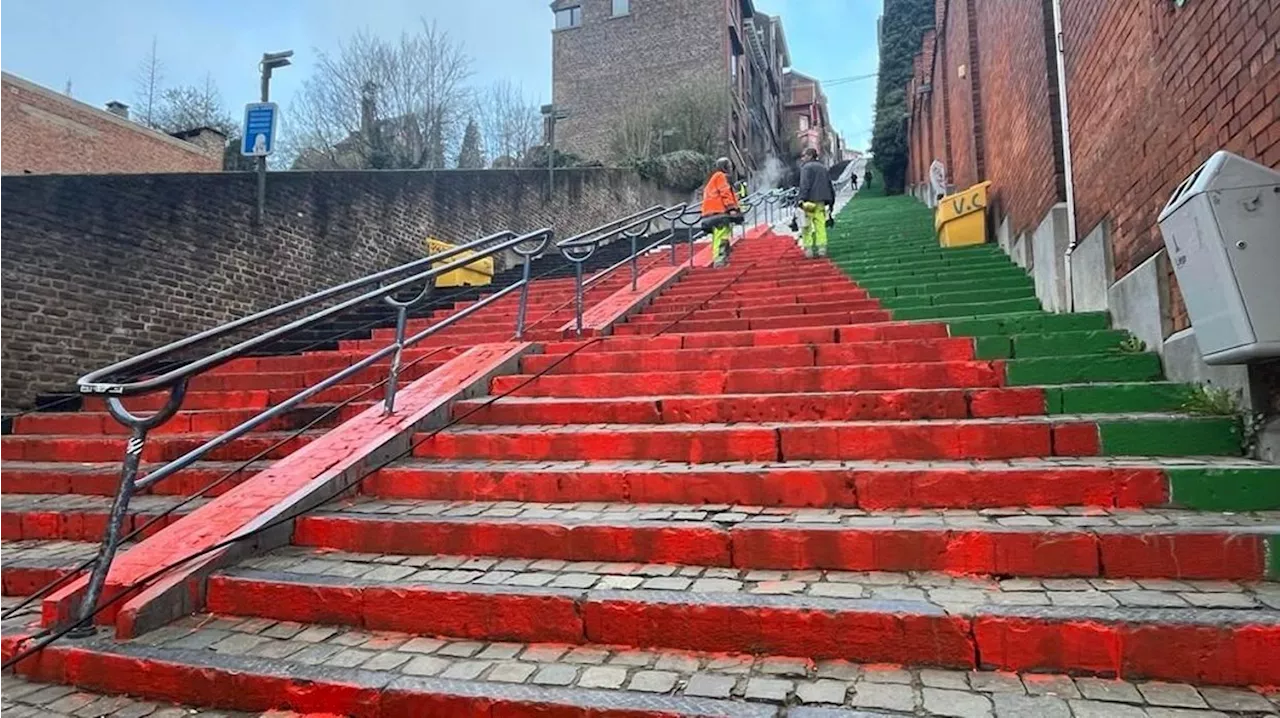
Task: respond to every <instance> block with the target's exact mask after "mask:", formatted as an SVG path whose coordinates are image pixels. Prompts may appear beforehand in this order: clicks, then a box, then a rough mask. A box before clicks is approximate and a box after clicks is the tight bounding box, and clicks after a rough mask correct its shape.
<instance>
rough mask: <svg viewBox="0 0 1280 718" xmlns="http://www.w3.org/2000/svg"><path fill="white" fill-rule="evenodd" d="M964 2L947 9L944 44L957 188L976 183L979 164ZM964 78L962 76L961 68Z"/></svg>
mask: <svg viewBox="0 0 1280 718" xmlns="http://www.w3.org/2000/svg"><path fill="white" fill-rule="evenodd" d="M965 5H966V3H965V0H952V2H951V3H950V6H949V7H948V8H947V18H946V26H945V27H944V28H943V29H942V30H941V32H942V33H943V37H942V40H941V42H942V43H943V45H945V46H946V55H945V64H944V65H942V66H941V67H940V68H939V70H940V71H941V72H943V73H944V74H945V75H946V77H947V89H946V98H947V104H946V112H947V116H948V118H949V119H950V123H949V124H950V125H951V130H950V131H951V164H950V165H949V166H948V167H947V176H948V177H949V178H950V180H951V182H952V183H953V184H955V185H956V187H968V186H969V185H971V184H975V183H977V182H978V181H979V180H978V165H977V156H976V155H975V153H974V137H973V73H972V72H970V69H971V68H970V67H969V13H968V8H967V7H966V6H965ZM961 66H963V67H964V68H965V76H964V77H960V68H961Z"/></svg>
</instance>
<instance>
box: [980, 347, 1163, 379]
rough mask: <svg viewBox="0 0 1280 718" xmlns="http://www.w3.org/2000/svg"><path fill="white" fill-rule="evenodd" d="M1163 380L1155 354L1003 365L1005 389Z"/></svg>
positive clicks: (1040, 359)
mask: <svg viewBox="0 0 1280 718" xmlns="http://www.w3.org/2000/svg"><path fill="white" fill-rule="evenodd" d="M1163 376H1164V373H1163V372H1162V371H1161V368H1160V357H1159V356H1158V355H1156V354H1117V355H1114V356H1108V355H1099V354H1092V355H1085V356H1054V357H1037V358H1033V359H1009V360H1007V361H1006V362H1005V383H1006V384H1008V385H1009V386H1038V385H1042V384H1088V383H1093V382H1100V381H1105V382H1114V381H1157V380H1159V379H1161V378H1162V377H1163Z"/></svg>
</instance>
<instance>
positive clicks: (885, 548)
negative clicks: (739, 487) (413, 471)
mask: <svg viewBox="0 0 1280 718" xmlns="http://www.w3.org/2000/svg"><path fill="white" fill-rule="evenodd" d="M1046 513H1049V514H1051V515H1045V514H1046ZM1277 542H1280V518H1278V517H1277V516H1276V515H1275V514H1274V513H1267V512H1260V513H1256V514H1255V513H1209V512H1193V511H1184V510H1178V509H1164V508H1148V509H1107V508H1101V507H1075V508H1067V509H1066V510H1065V511H1064V513H1062V514H1057V513H1056V512H1044V511H1037V510H1036V509H1033V508H1022V509H1020V508H1014V507H1008V508H1002V509H987V510H981V511H977V512H975V511H972V510H957V509H903V510H898V511H873V512H868V511H864V510H860V509H836V508H825V509H817V508H812V509H805V508H787V507H772V508H769V507H752V506H737V505H734V506H723V505H721V506H714V505H712V506H704V505H693V504H689V505H681V504H632V503H619V504H611V503H592V504H589V505H578V504H553V505H548V504H543V503H532V504H520V503H513V502H485V501H477V502H450V501H402V500H379V499H372V498H366V499H363V500H360V501H356V502H354V503H352V504H350V505H349V506H346V507H341V508H338V509H332V510H328V511H322V512H317V513H313V514H309V515H307V516H304V517H301V518H300V519H298V522H297V523H296V524H295V529H294V543H295V544H298V545H305V546H314V547H319V548H327V549H334V548H336V549H342V550H346V551H355V552H362V553H420V554H429V553H468V554H475V555H485V556H498V557H509V558H531V559H542V558H551V559H561V560H566V561H627V562H638V563H655V562H657V563H661V562H672V561H677V562H681V563H688V564H698V565H705V566H734V567H738V568H760V569H802V568H816V569H828V570H842V571H949V572H953V573H968V574H990V575H1010V576H1039V577H1084V578H1089V577H1103V578H1153V579H1154V578H1185V579H1232V580H1242V581H1243V580H1258V579H1262V578H1264V577H1267V576H1270V577H1272V578H1275V577H1276V576H1275V572H1276V570H1277V569H1278V568H1280V567H1277V566H1274V565H1271V564H1269V563H1268V560H1269V559H1268V556H1269V554H1270V552H1271V551H1272V550H1274V549H1275V548H1276V544H1277Z"/></svg>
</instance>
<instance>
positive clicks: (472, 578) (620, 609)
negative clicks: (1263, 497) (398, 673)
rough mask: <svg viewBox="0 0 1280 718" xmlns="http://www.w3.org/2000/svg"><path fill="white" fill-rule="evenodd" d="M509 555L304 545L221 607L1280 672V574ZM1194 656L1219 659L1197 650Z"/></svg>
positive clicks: (1196, 674) (512, 635) (1002, 663)
mask: <svg viewBox="0 0 1280 718" xmlns="http://www.w3.org/2000/svg"><path fill="white" fill-rule="evenodd" d="M433 561H434V562H435V565H436V566H438V567H433V563H432V562H433ZM506 565H507V568H505V569H504V568H502V566H503V563H502V562H500V561H498V560H494V559H468V558H466V557H464V556H401V555H376V556H374V555H366V556H350V555H347V554H342V553H335V552H331V551H326V552H316V551H305V550H301V549H298V548H291V549H285V550H282V551H277V552H275V553H273V554H270V555H268V556H265V557H262V558H259V559H253V560H250V561H248V562H246V563H244V564H242V565H241V566H240V567H238V568H235V569H232V570H229V571H225V572H223V573H221V574H219V575H216V576H214V577H213V578H211V579H210V582H209V589H208V590H209V596H208V601H209V607H210V609H211V610H212V611H213V612H215V613H229V614H232V615H243V616H246V617H254V618H261V619H272V620H281V621H292V622H302V623H313V622H314V623H337V624H340V625H347V626H353V627H361V628H366V629H373V630H390V631H401V632H407V633H413V634H420V635H442V636H450V637H454V638H467V639H473V640H480V641H492V640H499V641H521V642H555V643H567V644H571V645H572V644H577V645H582V644H586V645H591V644H605V645H625V646H629V647H634V648H658V649H678V650H692V651H708V652H730V653H742V652H753V653H757V654H765V655H769V654H774V655H803V656H806V657H807V658H809V659H812V660H823V659H841V660H852V661H858V662H867V663H897V664H903V663H905V664H910V665H915V666H937V667H942V668H952V669H973V668H979V667H982V668H994V669H1000V670H1041V671H1055V672H1068V673H1074V674H1094V675H1116V674H1118V675H1119V676H1120V677H1122V678H1142V679H1157V680H1178V681H1184V680H1185V681H1196V682H1200V683H1205V684H1223V685H1251V684H1257V685H1270V684H1274V682H1275V680H1276V678H1277V677H1280V676H1277V675H1276V673H1277V669H1278V668H1280V666H1277V665H1276V663H1275V661H1273V660H1272V659H1271V657H1270V656H1269V655H1267V653H1266V651H1267V650H1268V646H1274V641H1275V640H1277V639H1280V612H1277V611H1276V610H1274V608H1269V607H1267V606H1268V604H1275V603H1277V602H1280V595H1277V594H1276V593H1275V591H1276V590H1277V588H1276V585H1275V584H1265V583H1264V584H1256V585H1255V584H1250V585H1244V584H1235V583H1219V584H1212V585H1211V584H1201V587H1203V588H1211V589H1212V590H1209V591H1201V590H1197V587H1196V586H1195V585H1192V584H1186V583H1184V582H1177V581H1167V580H1166V581H1163V582H1160V581H1148V582H1146V585H1145V586H1144V585H1143V582H1119V583H1118V584H1117V585H1115V586H1110V585H1108V584H1106V583H1104V582H1095V583H1091V582H1088V581H1065V580H1059V581H1054V580H1049V579H1046V580H1045V581H1043V582H1034V581H1031V582H1028V581H1020V582H1019V581H1013V580H1009V581H1003V582H1001V581H997V580H994V579H978V578H967V579H957V578H954V577H952V576H949V575H945V574H917V575H911V574H865V575H864V574H845V573H840V574H832V573H829V572H821V571H809V572H803V573H793V574H790V575H787V574H781V573H771V572H762V573H758V574H757V575H756V576H754V577H752V576H751V573H750V572H743V571H729V570H726V571H716V570H713V569H706V568H703V567H700V566H698V567H689V566H682V565H670V564H667V565H660V566H656V565H649V566H645V565H630V566H621V567H605V566H597V567H594V568H595V570H596V571H597V572H595V573H593V572H592V571H591V570H590V569H591V568H593V567H590V566H572V567H571V566H569V565H568V564H565V563H564V562H554V561H552V562H515V561H510V562H508V563H507V564H506ZM518 565H522V566H523V568H518V567H517V566H518ZM611 570H613V571H614V572H613V573H610V571H611ZM708 574H709V575H708ZM1100 586H1101V588H1100ZM1104 588H1111V589H1112V590H1110V591H1108V590H1104ZM1015 595H1016V597H1015ZM1198 604H1200V605H1198ZM1203 604H1208V605H1214V606H1217V605H1223V606H1225V605H1230V606H1233V607H1232V608H1217V607H1215V608H1206V607H1201V605H1203ZM1157 606H1159V607H1157ZM1083 626H1088V628H1087V629H1085V630H1083V631H1082V627H1083ZM1188 652H1194V653H1195V654H1198V655H1204V656H1212V657H1213V658H1211V659H1210V660H1205V661H1199V662H1188V661H1186V660H1185V656H1186V655H1189V653H1188Z"/></svg>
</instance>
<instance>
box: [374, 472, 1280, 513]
mask: <svg viewBox="0 0 1280 718" xmlns="http://www.w3.org/2000/svg"><path fill="white" fill-rule="evenodd" d="M361 490H362V491H363V492H364V493H365V494H367V495H370V496H374V497H378V498H383V499H430V500H437V501H531V502H546V503H561V504H562V503H576V502H602V501H603V502H615V503H625V502H632V503H637V504H663V503H670V504H713V505H714V504H721V505H723V506H722V509H723V510H726V511H727V510H729V507H730V506H734V505H747V506H752V505H754V506H762V507H791V508H806V507H808V508H861V509H866V510H872V511H875V510H889V509H911V508H950V509H998V508H1003V507H1009V506H1024V507H1054V508H1053V509H1049V508H1042V510H1041V513H1043V514H1045V515H1052V514H1054V513H1066V512H1065V511H1059V510H1058V509H1062V508H1063V507H1068V506H1099V507H1118V508H1144V507H1160V506H1167V507H1173V508H1186V509H1198V510H1203V511H1280V467H1277V466H1275V465H1274V464H1265V463H1261V462H1252V461H1247V460H1243V459H1225V458H1222V459H1195V460H1188V459H1142V460H1126V461H1124V462H1117V461H1116V460H1114V459H1105V458H1079V459H1069V460H1068V459H1023V460H1019V461H1016V462H1006V461H955V462H945V461H927V462H920V461H814V462H807V463H805V464H803V465H796V464H786V463H772V462H770V463H763V462H757V463H749V462H735V463H726V464H716V465H689V464H686V463H670V462H659V461H592V462H590V463H587V464H583V463H581V462H545V461H490V460H483V461H436V460H425V459H402V460H400V461H398V462H396V463H395V464H393V465H391V466H388V467H386V468H383V469H381V470H379V471H378V472H376V473H375V474H373V475H372V476H370V477H369V478H367V479H365V481H364V483H363V484H362V485H361Z"/></svg>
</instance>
